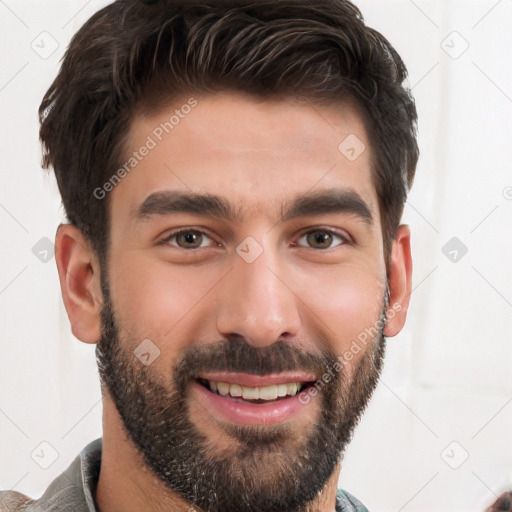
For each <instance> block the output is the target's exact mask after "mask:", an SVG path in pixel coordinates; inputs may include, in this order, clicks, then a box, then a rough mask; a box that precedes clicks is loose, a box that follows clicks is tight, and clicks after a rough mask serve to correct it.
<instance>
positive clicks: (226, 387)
mask: <svg viewBox="0 0 512 512" xmlns="http://www.w3.org/2000/svg"><path fill="white" fill-rule="evenodd" d="M198 382H199V383H200V384H202V385H203V386H205V387H206V388H208V389H210V391H212V392H213V393H216V394H218V395H221V396H225V397H227V398H232V399H235V401H250V402H251V403H265V402H268V401H270V400H278V399H280V398H285V397H289V396H295V395H296V394H297V393H299V392H300V391H302V390H303V389H304V388H305V387H306V386H307V385H308V384H307V383H305V382H289V383H282V384H271V385H269V386H257V387H254V386H242V385H240V384H236V383H235V384H230V383H229V382H222V381H213V380H206V379H199V380H198ZM240 398H241V399H242V400H240ZM237 399H238V400H237Z"/></svg>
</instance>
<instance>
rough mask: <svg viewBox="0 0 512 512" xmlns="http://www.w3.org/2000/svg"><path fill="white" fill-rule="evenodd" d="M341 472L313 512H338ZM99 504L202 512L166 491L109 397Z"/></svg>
mask: <svg viewBox="0 0 512 512" xmlns="http://www.w3.org/2000/svg"><path fill="white" fill-rule="evenodd" d="M340 470H341V466H339V465H338V466H336V468H335V470H334V471H333V473H332V475H331V476H330V477H329V480H328V481H327V483H326V485H325V486H324V488H323V489H322V491H321V492H320V493H319V494H318V497H317V498H315V500H313V501H312V502H311V503H310V504H309V506H308V511H309V512H335V506H336V492H337V484H338V477H339V474H340ZM95 501H96V507H97V508H98V511H99V512H139V511H140V510H151V511H153V512H163V511H166V512H169V511H171V512H192V511H194V512H201V510H200V509H198V508H197V507H194V506H193V505H192V504H190V503H188V502H186V501H185V500H183V499H182V498H181V497H180V496H179V495H178V494H177V493H174V492H172V491H170V490H169V489H168V488H167V487H165V485H164V484H163V483H162V482H161V481H160V480H159V479H158V477H157V476H155V475H154V474H153V473H152V472H151V470H150V469H149V468H148V467H147V466H146V464H145V462H144V460H143V458H142V455H141V454H140V452H139V451H138V450H137V449H136V447H135V446H134V445H133V443H132V442H131V440H130V439H129V438H128V435H127V434H126V432H125V430H124V428H123V425H122V420H121V418H120V417H119V414H118V412H117V409H116V408H115V406H114V404H113V402H112V400H111V399H110V397H108V396H104V397H103V450H102V455H101V470H100V476H99V480H98V485H97V488H96V496H95Z"/></svg>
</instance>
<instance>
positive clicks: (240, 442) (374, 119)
mask: <svg viewBox="0 0 512 512" xmlns="http://www.w3.org/2000/svg"><path fill="white" fill-rule="evenodd" d="M405 76H406V69H405V67H404V64H403V63H402V61H401V59H400V57H399V56H398V55H397V54H396V52H395V51H394V50H393V48H392V47H391V45H390V44H389V43H388V42H387V41H386V39H385V38H384V37H383V36H382V35H380V34H379V33H377V32H376V31H374V30H372V29H370V28H368V27H366V26H365V24H364V22H363V19H362V16H361V14H360V12H359V11H358V9H357V8H356V7H355V6H354V5H352V4H351V3H349V2H348V1H346V0H323V1H318V2H308V1H306V0H302V1H299V0H297V1H292V0H285V1H275V0H273V1H272V2H268V1H258V2H253V3H248V2H245V1H242V0H230V1H226V2H222V3H220V2H218V1H213V0H211V1H208V0H204V1H201V2H191V1H190V0H188V1H186V0H179V1H178V0H176V1H172V2H171V1H169V2H164V1H160V2H158V1H157V2H154V1H153V2H148V1H146V2H141V1H136V0H119V1H117V2H115V3H113V4H111V5H109V6H107V7H106V8H104V9H102V10H101V11H99V12H98V13H96V14H95V15H94V16H93V17H92V18H91V19H90V20H89V21H88V22H87V23H86V24H85V25H84V26H83V27H82V28H81V29H80V31H79V32H78V33H77V34H76V35H75V37H74V38H73V40H72V41H71V44H70V46H69V49H68V50H67V53H66V55H65V58H64V61H63V63H62V67H61V70H60V72H59V75H58V76H57V78H56V80H55V82H54V83H53V84H52V86H51V87H50V89H49V91H48V93H47V94H46V96H45V98H44V100H43V102H42V104H41V107H40V116H41V132H40V135H41V140H42V142H43V146H44V164H45V166H47V167H48V166H51V167H52V168H53V169H54V171H55V173H56V176H57V180H58V184H59V189H60V193H61V195H62V200H63V204H64V207H65V210H66V214H67V218H68V221H69V223H67V224H61V225H60V226H59V228H58V231H57V236H56V243H55V247H56V261H57V266H58V271H59V277H60V283H61V288H62V294H63V299H64V303H65V306H66V310H67V313H68V316H69V319H70V322H71V326H72V331H73V333H74V335H75V336H76V337H77V338H78V339H80V340H81V341H83V342H85V343H97V349H96V350H97V360H98V368H99V373H100V378H101V383H102V395H103V405H104V409H103V438H102V439H100V440H96V441H94V442H93V443H91V444H90V445H89V446H87V447H86V448H85V449H84V451H82V453H81V454H80V455H79V456H78V457H77V459H76V460H75V461H74V462H73V463H72V465H71V466H70V468H69V469H68V470H67V471H66V472H65V473H64V474H63V475H62V476H60V477H59V478H57V480H55V481H54V482H53V483H52V484H51V485H50V487H49V488H48V489H47V491H46V492H45V494H44V495H43V496H42V497H41V498H40V499H39V500H35V501H33V500H30V499H29V498H28V497H26V496H23V495H21V494H19V493H14V492H7V493H3V495H0V500H1V501H0V503H2V507H3V508H2V510H27V511H39V510H69V511H71V510H73V511H89V512H90V511H95V510H97V511H101V512H119V511H123V512H132V511H146V510H148V511H163V510H166V511H168V510H169V511H189V512H191V511H198V512H199V511H210V512H233V511H249V512H270V511H290V512H291V511H299V512H306V511H309V512H312V511H321V512H332V511H334V510H336V511H354V510H358V511H364V510H366V508H365V507H364V506H363V505H362V504H361V503H360V502H359V501H358V500H357V499H356V498H354V497H352V496H351V495H350V494H349V493H347V492H345V491H342V490H338V489H337V484H338V480H339V478H340V471H341V460H342V453H343V450H344V449H345V447H346V445H347V443H348V442H349V440H350V438H351V435H352V432H353V430H354V427H355V426H356V424H357V422H358V420H359V418H360V416H361V414H362V412H363V410H364V408H365V406H366V404H367V403H368V400H369V399H370V397H371V395H372V392H373V390H374V388H375V385H376V383H377V381H378V377H379V374H380V370H381V366H382V359H383V356H384V348H385V336H387V337H389V336H394V335H396V334H397V333H398V332H399V331H400V330H401V329H402V327H403V325H404V322H405V319H406V313H407V308H408V304H409V297H410V293H411V273H412V262H411V252H410V232H409V229H408V227H407V226H405V225H400V218H401V215H402V210H403V206H404V202H405V200H406V196H407V192H408V190H409V188H410V186H411V184H412V180H413V176H414V172H415V167H416V162H417V159H418V148H417V143H416V137H415V134H416V110H415V106H414V101H413V99H412V97H411V96H410V94H409V92H408V91H407V89H405V88H404V87H403V86H402V83H403V81H404V79H405Z"/></svg>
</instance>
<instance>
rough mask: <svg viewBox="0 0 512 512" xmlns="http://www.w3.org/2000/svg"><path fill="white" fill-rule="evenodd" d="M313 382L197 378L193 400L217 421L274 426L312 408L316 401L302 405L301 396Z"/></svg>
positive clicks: (306, 378)
mask: <svg viewBox="0 0 512 512" xmlns="http://www.w3.org/2000/svg"><path fill="white" fill-rule="evenodd" d="M314 381H315V379H314V376H311V375H305V374H299V373H291V374H287V375H274V376H257V375H249V374H242V373H217V374H211V375H208V378H206V376H201V377H199V378H197V379H196V380H195V381H194V382H193V383H192V388H193V395H192V396H193V398H194V399H196V400H197V402H198V403H199V404H200V405H201V406H202V409H203V410H206V411H208V412H209V413H210V414H211V416H212V417H213V418H215V419H218V420H221V421H227V422H229V423H235V424H242V425H271V424H276V423H283V422H285V421H290V420H292V419H296V418H297V417H298V415H299V414H301V413H302V411H304V410H305V409H309V408H310V407H313V405H312V404H314V403H315V401H316V400H315V399H313V400H311V401H308V403H306V404H305V403H302V402H301V401H300V393H301V392H303V391H304V390H307V389H308V388H309V387H310V386H312V385H313V384H314ZM315 398H317V397H315ZM302 414H304V413H302ZM306 414H309V413H306Z"/></svg>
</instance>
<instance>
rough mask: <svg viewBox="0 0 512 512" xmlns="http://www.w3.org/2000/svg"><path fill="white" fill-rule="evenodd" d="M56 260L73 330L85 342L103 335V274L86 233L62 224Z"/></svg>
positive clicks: (95, 340) (57, 240)
mask: <svg viewBox="0 0 512 512" xmlns="http://www.w3.org/2000/svg"><path fill="white" fill-rule="evenodd" d="M55 261H56V263H57V270H58V272H59V280H60V287H61V291H62V298H63V300H64V305H65V307H66V311H67V314H68V317H69V321H70V323H71V331H72V332H73V334H74V335H75V336H76V337H77V338H78V339H79V340H81V341H83V342H84V343H96V342H97V341H98V340H99V339H100V336H101V308H102V302H103V299H102V295H101V275H100V265H99V262H98V259H97V257H96V255H95V254H94V251H93V250H92V249H91V247H90V245H89V243H88V242H87V240H86V239H85V237H84V235H83V234H82V232H81V231H80V230H79V229H78V228H77V227H75V226H73V225H71V224H61V225H60V226H59V227H58V229H57V234H56V236H55Z"/></svg>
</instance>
